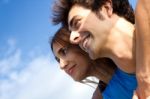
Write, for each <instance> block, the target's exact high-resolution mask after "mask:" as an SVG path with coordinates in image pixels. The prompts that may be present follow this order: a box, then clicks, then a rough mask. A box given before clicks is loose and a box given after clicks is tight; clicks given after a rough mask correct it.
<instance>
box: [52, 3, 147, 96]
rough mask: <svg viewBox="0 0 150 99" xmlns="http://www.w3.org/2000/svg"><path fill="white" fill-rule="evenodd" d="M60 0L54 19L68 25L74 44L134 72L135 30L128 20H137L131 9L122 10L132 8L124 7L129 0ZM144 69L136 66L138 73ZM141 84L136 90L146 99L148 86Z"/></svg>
mask: <svg viewBox="0 0 150 99" xmlns="http://www.w3.org/2000/svg"><path fill="white" fill-rule="evenodd" d="M60 1H61V4H62V5H61V6H59V7H57V8H59V10H57V11H58V13H56V14H55V15H56V16H57V15H58V16H59V18H58V16H57V17H56V18H54V21H55V22H56V23H59V22H62V23H63V25H68V26H69V29H70V30H71V37H70V39H71V42H72V43H75V44H79V45H80V46H81V48H82V49H83V50H85V51H86V52H88V53H89V56H90V57H91V58H92V59H97V58H101V57H108V58H111V59H112V60H113V61H114V62H115V63H116V64H117V65H118V66H119V68H122V69H124V70H125V71H130V72H133V73H134V72H135V71H134V69H135V62H136V63H137V61H135V41H134V30H135V29H134V26H133V24H131V23H130V22H131V20H129V18H132V19H133V20H134V17H133V16H130V14H128V11H130V10H129V9H126V10H123V9H121V8H129V7H126V6H124V5H125V4H124V3H123V2H127V1H126V0H123V1H122V0H112V1H111V0H71V1H70V0H60ZM121 2H122V3H123V4H124V5H123V4H122V6H123V7H122V6H119V7H117V6H118V5H120V3H121ZM60 9H61V10H60ZM131 11H132V10H131ZM137 12H138V10H137ZM125 14H126V15H125ZM131 15H132V14H131ZM126 16H127V17H128V18H127V17H126ZM129 16H130V17H129ZM58 19H59V20H58ZM126 19H127V20H128V21H127V20H126ZM129 21H130V22H129ZM67 23H68V24H67ZM132 23H134V22H132ZM137 26H138V25H137ZM141 68H143V67H142V66H138V68H136V69H137V73H136V74H137V75H138V73H139V72H143V71H142V69H141ZM137 79H138V81H141V80H139V79H144V78H143V76H137ZM147 81H148V80H147V79H146V80H145V81H143V82H145V84H147V85H148V86H149V84H148V82H147ZM138 84H139V86H138V89H139V91H138V92H137V93H138V94H140V93H141V94H145V93H147V95H145V96H142V97H141V95H139V97H140V98H143V99H145V98H146V97H147V96H148V94H149V93H148V91H147V88H148V87H143V88H140V87H141V86H140V85H142V83H140V82H139V83H138ZM144 88H145V89H144ZM143 90H145V91H143Z"/></svg>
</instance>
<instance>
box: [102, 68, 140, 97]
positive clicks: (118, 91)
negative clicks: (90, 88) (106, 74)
mask: <svg viewBox="0 0 150 99" xmlns="http://www.w3.org/2000/svg"><path fill="white" fill-rule="evenodd" d="M136 87H137V80H136V76H135V74H128V73H125V72H124V71H122V70H120V69H116V71H115V73H114V75H113V76H112V79H111V80H110V82H109V83H108V85H107V87H106V88H105V90H104V91H103V93H102V96H103V99H132V96H133V91H134V90H135V89H136Z"/></svg>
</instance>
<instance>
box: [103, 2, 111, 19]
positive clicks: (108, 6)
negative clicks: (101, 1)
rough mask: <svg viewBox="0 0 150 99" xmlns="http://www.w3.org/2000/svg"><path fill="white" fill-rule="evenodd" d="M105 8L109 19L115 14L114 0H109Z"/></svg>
mask: <svg viewBox="0 0 150 99" xmlns="http://www.w3.org/2000/svg"><path fill="white" fill-rule="evenodd" d="M103 7H104V8H105V11H106V13H107V15H108V17H111V16H112V14H113V6H112V0H108V1H107V2H106V3H105V5H104V6H103Z"/></svg>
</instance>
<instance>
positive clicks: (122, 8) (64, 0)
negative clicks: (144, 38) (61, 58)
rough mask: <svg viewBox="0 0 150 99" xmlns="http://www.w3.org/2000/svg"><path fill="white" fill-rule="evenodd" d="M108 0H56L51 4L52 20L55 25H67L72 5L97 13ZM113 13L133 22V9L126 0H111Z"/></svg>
mask: <svg viewBox="0 0 150 99" xmlns="http://www.w3.org/2000/svg"><path fill="white" fill-rule="evenodd" d="M106 2H109V0H57V1H56V2H55V4H54V6H53V17H52V22H53V23H54V24H55V25H57V24H59V23H61V24H62V25H68V22H67V20H68V13H69V11H70V9H71V8H72V6H74V5H80V6H82V7H84V8H88V9H91V10H92V11H93V12H95V13H96V14H97V12H98V11H99V10H100V9H101V7H102V6H103V5H104V4H106ZM112 8H113V13H116V14H117V15H119V16H121V17H124V18H125V19H126V20H128V21H130V22H131V23H133V24H134V23H135V20H134V19H135V18H134V11H133V8H132V7H131V5H130V4H129V1H128V0H112Z"/></svg>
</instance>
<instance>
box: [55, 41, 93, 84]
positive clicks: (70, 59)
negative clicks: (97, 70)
mask: <svg viewBox="0 0 150 99" xmlns="http://www.w3.org/2000/svg"><path fill="white" fill-rule="evenodd" d="M53 52H54V55H55V57H56V59H57V61H58V62H59V64H60V68H61V69H63V70H64V71H65V72H66V73H67V74H68V75H70V76H71V77H72V78H73V79H74V80H75V81H81V80H83V79H85V78H86V77H87V76H89V71H90V67H92V66H91V65H92V64H91V62H92V61H91V60H90V58H89V57H88V55H87V54H85V52H84V51H82V50H81V49H79V48H78V47H77V46H75V45H71V46H62V45H61V44H59V43H53Z"/></svg>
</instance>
